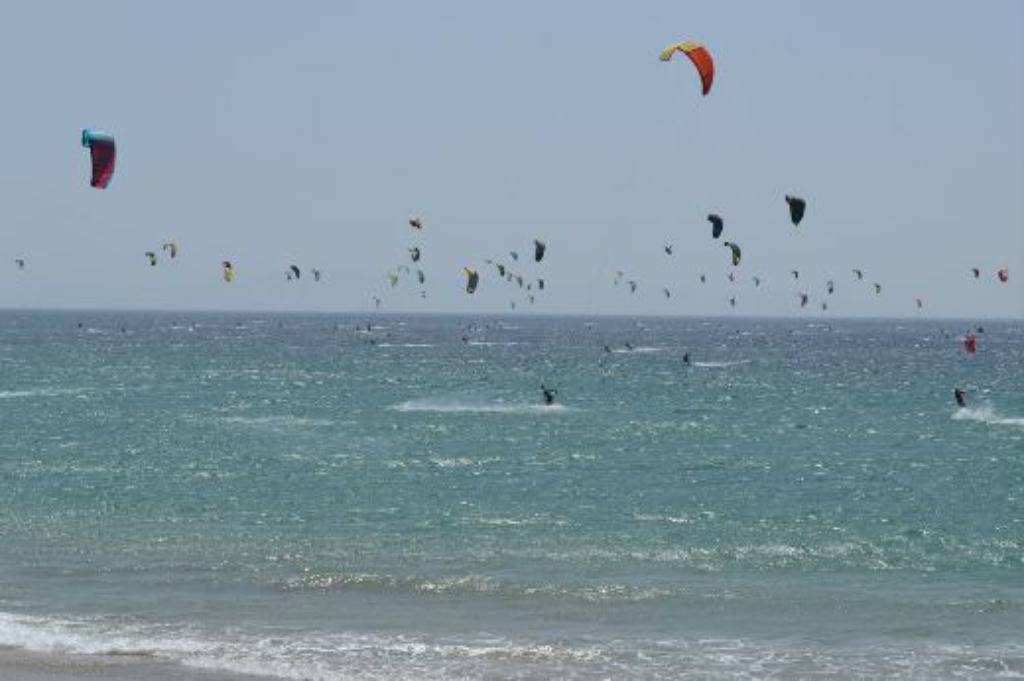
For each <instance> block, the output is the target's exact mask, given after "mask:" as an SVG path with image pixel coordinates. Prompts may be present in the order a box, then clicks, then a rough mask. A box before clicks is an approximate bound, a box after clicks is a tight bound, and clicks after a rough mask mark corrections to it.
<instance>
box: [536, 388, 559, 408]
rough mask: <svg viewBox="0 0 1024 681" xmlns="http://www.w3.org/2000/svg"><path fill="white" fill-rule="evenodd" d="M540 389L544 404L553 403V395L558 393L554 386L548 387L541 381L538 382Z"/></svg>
mask: <svg viewBox="0 0 1024 681" xmlns="http://www.w3.org/2000/svg"><path fill="white" fill-rule="evenodd" d="M540 391H541V392H542V393H543V394H544V404H545V405H548V406H550V405H552V404H554V403H555V395H557V394H558V391H557V390H555V389H554V388H548V387H547V386H545V385H544V384H543V383H541V384H540Z"/></svg>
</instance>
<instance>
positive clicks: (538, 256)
mask: <svg viewBox="0 0 1024 681" xmlns="http://www.w3.org/2000/svg"><path fill="white" fill-rule="evenodd" d="M547 249H548V245H547V244H546V243H544V242H543V241H539V240H537V239H534V240H533V259H534V261H535V262H540V261H541V260H543V259H544V251H546V250H547Z"/></svg>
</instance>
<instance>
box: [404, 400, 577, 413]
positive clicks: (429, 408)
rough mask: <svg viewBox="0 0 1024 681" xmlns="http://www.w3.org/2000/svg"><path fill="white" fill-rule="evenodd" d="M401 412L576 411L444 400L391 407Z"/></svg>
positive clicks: (558, 406)
mask: <svg viewBox="0 0 1024 681" xmlns="http://www.w3.org/2000/svg"><path fill="white" fill-rule="evenodd" d="M391 409H392V410H394V411H400V412H435V413H439V414H460V413H467V414H563V413H565V412H568V411H575V410H573V409H571V408H570V407H566V406H565V405H563V404H527V403H504V402H497V403H494V402H492V403H485V402H456V401H444V400H409V401H407V402H402V403H401V404H396V405H394V406H392V407H391Z"/></svg>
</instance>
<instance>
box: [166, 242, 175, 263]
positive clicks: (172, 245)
mask: <svg viewBox="0 0 1024 681" xmlns="http://www.w3.org/2000/svg"><path fill="white" fill-rule="evenodd" d="M163 250H164V251H166V252H167V253H170V255H171V259H172V260H173V259H174V258H177V257H178V244H177V243H175V242H174V241H168V242H167V243H165V244H164V245H163Z"/></svg>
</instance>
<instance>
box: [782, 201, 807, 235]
mask: <svg viewBox="0 0 1024 681" xmlns="http://www.w3.org/2000/svg"><path fill="white" fill-rule="evenodd" d="M786 203H788V204H789V219H790V220H792V221H793V226H794V227H796V226H797V225H799V224H800V221H801V220H803V219H804V210H805V209H806V208H807V202H806V201H804V200H803V199H801V198H799V197H797V196H790V195H789V194H787V195H786Z"/></svg>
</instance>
